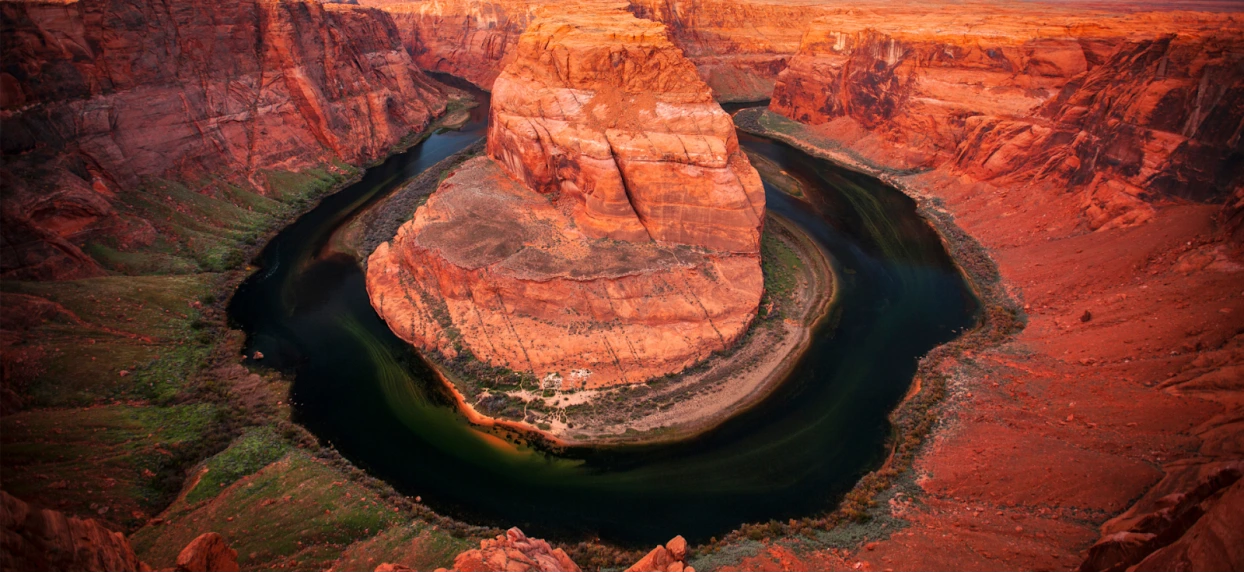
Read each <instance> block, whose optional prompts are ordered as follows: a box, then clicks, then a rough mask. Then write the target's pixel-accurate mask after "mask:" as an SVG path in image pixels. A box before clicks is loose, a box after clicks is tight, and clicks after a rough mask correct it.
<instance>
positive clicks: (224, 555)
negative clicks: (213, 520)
mask: <svg viewBox="0 0 1244 574" xmlns="http://www.w3.org/2000/svg"><path fill="white" fill-rule="evenodd" d="M177 570H178V571H179V572H236V571H237V570H238V551H237V550H234V549H232V548H230V547H229V544H228V543H227V542H225V539H224V537H223V536H221V535H219V534H217V533H215V532H207V533H204V534H200V535H199V537H198V538H195V539H194V540H191V541H190V544H187V545H186V547H185V548H183V549H182V550H181V552H180V553H178V554H177Z"/></svg>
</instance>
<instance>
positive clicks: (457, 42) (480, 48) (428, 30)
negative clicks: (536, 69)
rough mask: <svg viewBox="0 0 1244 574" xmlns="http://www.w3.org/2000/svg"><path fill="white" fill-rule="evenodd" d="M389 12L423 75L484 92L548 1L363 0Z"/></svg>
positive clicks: (511, 58) (511, 59)
mask: <svg viewBox="0 0 1244 574" xmlns="http://www.w3.org/2000/svg"><path fill="white" fill-rule="evenodd" d="M362 3H363V4H365V5H370V6H375V7H377V8H380V9H383V10H384V11H386V12H388V13H389V14H390V15H391V17H392V18H393V20H394V22H395V23H396V25H397V28H398V31H399V33H400V34H401V38H402V43H403V44H404V45H405V46H406V49H407V50H408V51H409V52H410V54H411V57H413V58H414V60H415V63H416V64H418V66H419V67H420V68H422V69H424V70H429V71H436V72H444V73H447V74H452V75H454V76H457V77H459V78H465V79H466V80H468V81H470V82H471V83H473V84H475V85H477V86H479V87H481V88H483V89H485V90H490V89H492V83H493V81H494V80H496V79H497V76H498V75H500V74H501V71H502V70H504V69H505V66H506V65H508V64H509V63H510V62H512V61H513V60H514V47H515V46H516V45H517V44H518V38H519V36H521V35H522V33H523V30H526V29H527V25H528V24H530V23H531V21H532V20H534V19H535V18H536V13H537V12H538V11H539V10H540V7H541V6H543V5H545V4H548V2H517V1H513V0H490V1H476V0H426V1H422V2H409V1H404V0H362Z"/></svg>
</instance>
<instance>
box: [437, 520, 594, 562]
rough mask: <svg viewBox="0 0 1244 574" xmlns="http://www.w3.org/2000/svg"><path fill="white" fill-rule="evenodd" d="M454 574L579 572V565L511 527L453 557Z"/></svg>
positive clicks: (562, 553) (561, 553)
mask: <svg viewBox="0 0 1244 574" xmlns="http://www.w3.org/2000/svg"><path fill="white" fill-rule="evenodd" d="M454 571H456V572H579V571H580V570H579V566H578V565H576V564H575V563H574V561H573V560H571V559H570V556H567V555H566V552H565V551H563V550H562V549H561V548H553V547H551V546H549V543H548V542H545V541H543V540H540V539H539V538H527V536H526V535H525V534H523V531H522V530H519V529H517V528H511V529H509V530H507V531H506V532H505V535H503V536H498V537H496V538H495V539H492V540H481V541H480V543H479V549H478V550H468V551H466V552H463V553H462V554H459V555H458V556H457V557H456V558H454Z"/></svg>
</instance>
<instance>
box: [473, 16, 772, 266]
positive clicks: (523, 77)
mask: <svg viewBox="0 0 1244 574" xmlns="http://www.w3.org/2000/svg"><path fill="white" fill-rule="evenodd" d="M488 155H490V156H492V157H493V158H496V159H497V160H498V161H499V162H500V163H501V165H502V166H503V167H504V168H505V169H506V170H507V171H508V172H509V173H510V174H511V175H513V176H514V177H515V178H517V179H519V180H520V181H523V182H524V183H525V184H526V185H527V186H528V187H530V188H532V189H534V190H536V191H538V192H540V193H543V194H548V195H551V196H553V197H554V198H555V202H556V203H557V205H558V206H559V207H560V208H561V209H562V210H563V211H566V212H568V213H570V214H571V217H572V218H573V219H574V222H575V224H576V225H577V226H578V227H579V228H580V229H582V230H583V231H584V233H586V234H588V235H590V236H592V237H609V238H612V239H619V240H625V241H647V240H650V239H652V240H656V241H659V242H669V243H679V244H683V245H697V246H701V247H705V248H708V249H713V250H718V251H727V252H736V253H757V252H758V251H759V247H760V228H761V222H762V221H763V214H764V189H763V187H762V185H761V183H760V176H759V175H757V173H756V170H754V169H752V167H751V164H749V163H748V162H747V158H746V156H744V155H743V153H742V152H740V151H739V147H738V140H737V138H736V137H735V135H734V126H733V124H732V123H731V120H730V116H729V115H727V114H726V113H725V112H723V111H722V110H721V107H720V106H718V105H717V104H716V103H715V102H714V101H713V100H712V97H711V94H710V92H709V90H708V87H707V86H706V85H705V84H704V83H703V82H702V81H700V79H699V77H698V76H697V75H696V71H695V68H694V67H693V66H692V65H691V63H690V62H689V61H688V60H687V59H686V58H684V57H683V56H682V54H681V53H680V51H679V50H678V49H677V48H675V47H674V45H673V44H672V43H671V42H670V40H669V38H668V36H667V35H666V30H665V27H664V26H663V25H661V24H657V23H655V22H650V21H647V20H640V19H637V18H634V17H633V16H631V15H630V14H628V13H626V12H622V11H601V12H599V13H593V14H591V15H576V16H573V17H556V16H554V17H549V18H546V19H542V20H539V21H537V22H535V23H533V24H532V25H531V26H530V27H529V28H528V29H527V31H526V32H525V33H524V34H523V36H522V39H521V40H520V41H519V44H518V47H517V59H516V60H515V61H514V63H513V64H511V65H510V66H509V67H507V68H506V70H505V71H504V72H503V73H502V74H501V75H500V76H499V77H498V78H497V81H496V82H495V83H494V84H493V101H492V116H491V118H490V123H489V133H488Z"/></svg>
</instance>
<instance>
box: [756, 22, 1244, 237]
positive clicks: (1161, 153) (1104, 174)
mask: <svg viewBox="0 0 1244 574" xmlns="http://www.w3.org/2000/svg"><path fill="white" fill-rule="evenodd" d="M887 16H889V14H882V13H868V12H864V13H861V14H858V15H856V16H855V17H847V18H840V17H835V18H833V19H826V20H824V21H822V22H818V23H817V24H814V25H813V26H812V27H811V28H810V29H809V30H808V32H807V33H806V34H805V35H804V39H803V43H802V46H801V47H800V50H799V53H798V54H797V55H796V56H795V57H794V58H793V59H792V60H791V62H790V67H789V69H787V70H786V71H784V72H783V73H782V74H781V76H780V77H779V80H778V83H777V87H776V89H775V91H774V98H773V104H772V108H773V110H775V111H777V112H778V113H781V114H783V115H785V116H787V117H790V118H792V119H795V120H797V121H800V122H804V123H808V124H812V125H817V126H819V128H820V131H821V132H822V133H824V134H826V135H828V136H829V137H831V138H833V139H835V140H838V141H840V142H843V143H845V144H848V145H850V146H851V148H852V149H853V150H855V152H856V153H859V154H861V155H863V156H865V157H868V158H873V159H877V160H878V162H879V163H882V164H886V165H897V166H898V167H906V168H917V169H928V168H934V167H938V168H942V169H944V170H946V171H949V172H952V173H955V174H962V175H965V176H967V177H969V178H971V179H972V180H975V181H982V182H989V183H990V184H992V185H1009V184H1013V183H1019V182H1022V183H1024V184H1027V185H1032V184H1037V185H1041V186H1045V187H1048V188H1051V189H1067V188H1074V189H1079V190H1082V193H1083V209H1084V212H1085V216H1086V221H1087V223H1088V225H1089V227H1090V228H1092V229H1100V228H1103V227H1111V226H1119V225H1130V224H1135V223H1139V222H1141V221H1144V220H1146V219H1147V218H1149V217H1151V216H1152V209H1151V208H1150V207H1149V204H1148V202H1149V201H1152V200H1154V199H1157V198H1161V197H1181V198H1188V199H1193V200H1198V201H1205V200H1212V201H1222V200H1223V199H1224V198H1226V197H1227V196H1228V195H1230V194H1231V193H1232V192H1233V191H1234V190H1235V189H1236V188H1238V187H1239V186H1240V185H1241V184H1242V183H1244V175H1241V170H1239V169H1233V167H1238V165H1239V163H1240V161H1241V158H1242V156H1241V155H1240V151H1239V149H1240V147H1239V146H1240V130H1239V125H1240V123H1241V120H1242V119H1244V111H1241V110H1244V104H1242V102H1244V66H1242V65H1241V62H1244V56H1242V55H1241V54H1244V49H1242V48H1244V20H1240V19H1238V18H1228V17H1217V16H1213V17H1211V16H1208V15H1195V14H1194V15H1174V16H1171V17H1169V19H1156V18H1152V17H1144V18H1142V17H1135V18H1125V17H1119V18H1103V21H1102V22H1100V23H1095V24H1094V25H1090V24H1089V23H1088V22H1086V21H1084V18H1087V17H1088V16H1087V15H1085V16H1082V17H1077V18H1069V19H1068V20H1069V21H1068V22H1067V23H1066V24H1067V25H1065V26H1062V27H1048V28H1043V27H1040V26H1036V25H1033V24H1034V20H1033V16H1030V15H1025V14H1012V13H1008V14H1003V15H992V16H980V17H978V18H977V19H976V21H970V22H962V23H950V22H943V21H940V20H937V17H936V16H932V17H931V20H932V21H928V22H924V23H921V24H918V25H916V24H914V23H912V22H909V21H907V20H906V19H903V18H896V19H895V18H891V19H887ZM1180 28H1182V29H1183V32H1181V33H1180V34H1175V33H1173V32H1170V33H1168V32H1167V30H1176V29H1180ZM896 158H897V159H896Z"/></svg>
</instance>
